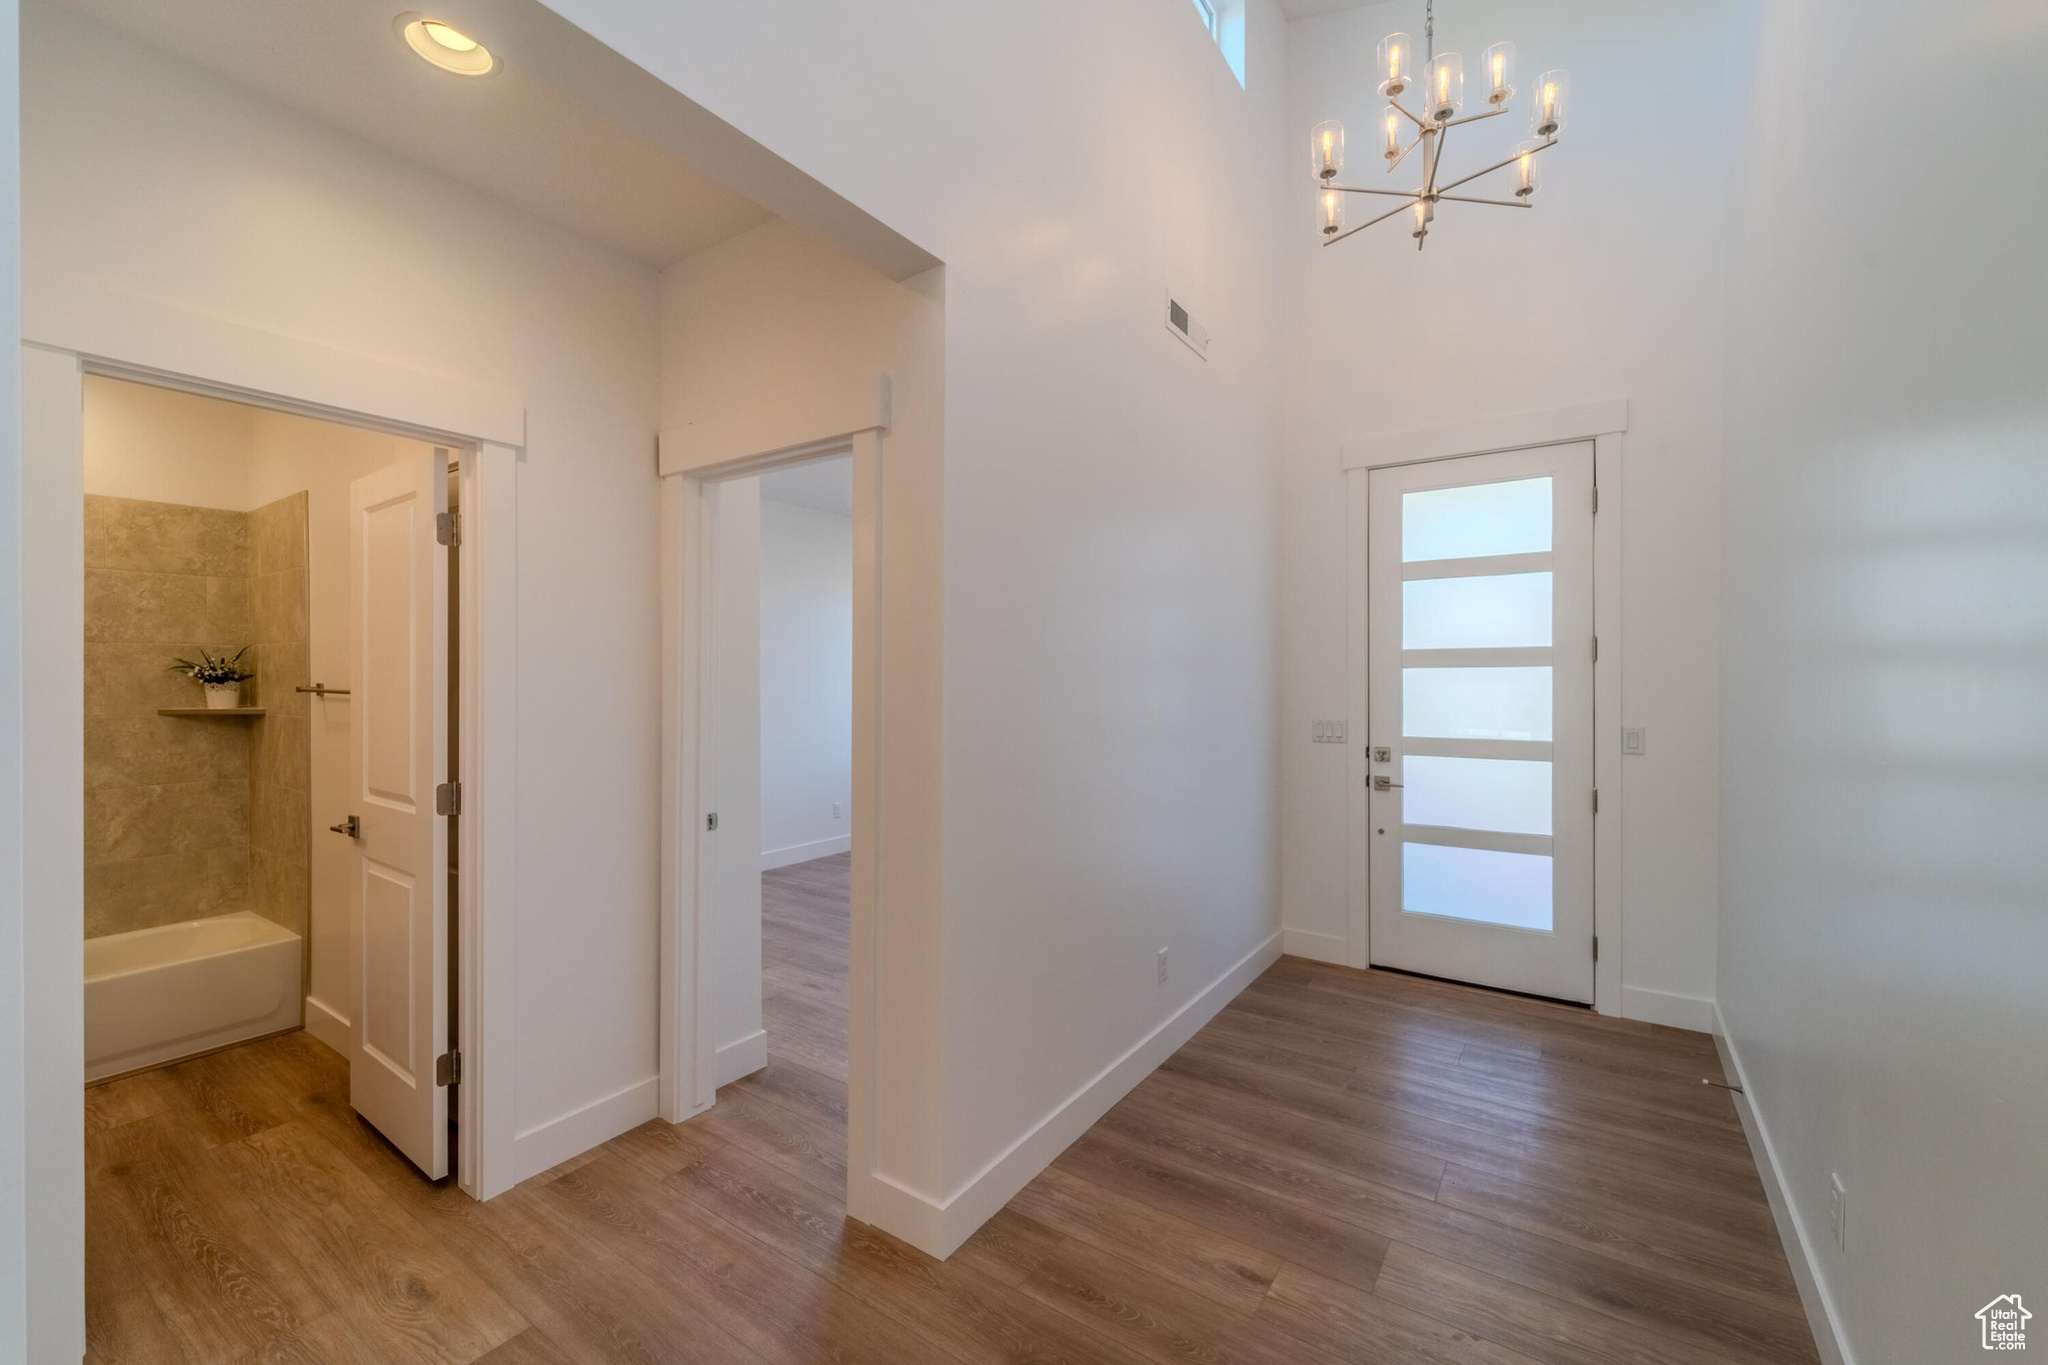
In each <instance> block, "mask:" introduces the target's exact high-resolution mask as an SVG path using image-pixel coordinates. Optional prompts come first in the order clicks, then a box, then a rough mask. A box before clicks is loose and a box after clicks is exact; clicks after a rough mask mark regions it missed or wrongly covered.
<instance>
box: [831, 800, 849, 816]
mask: <svg viewBox="0 0 2048 1365" xmlns="http://www.w3.org/2000/svg"><path fill="white" fill-rule="evenodd" d="M845 809H846V807H845V806H844V805H843V804H841V803H840V802H838V801H834V802H833V803H832V818H833V819H834V820H837V819H838V818H839V816H840V813H841V812H842V811H844V810H845Z"/></svg>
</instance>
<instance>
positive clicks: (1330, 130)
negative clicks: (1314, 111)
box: [1308, 119, 1344, 180]
mask: <svg viewBox="0 0 2048 1365" xmlns="http://www.w3.org/2000/svg"><path fill="white" fill-rule="evenodd" d="M1308 143H1309V145H1308V150H1309V161H1310V164H1311V167H1312V168H1313V169H1314V171H1315V174H1316V179H1318V180H1334V179H1335V178H1336V177H1337V174H1338V172H1340V171H1342V170H1343V169H1344V125H1343V124H1341V123H1339V122H1338V121H1337V120H1335V119H1328V120H1326V121H1324V122H1322V123H1318V124H1317V125H1316V126H1315V131H1313V132H1312V133H1310V134H1309V139H1308Z"/></svg>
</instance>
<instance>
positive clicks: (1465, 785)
mask: <svg viewBox="0 0 2048 1365" xmlns="http://www.w3.org/2000/svg"><path fill="white" fill-rule="evenodd" d="M1406 777H1407V780H1408V795H1407V798H1406V800H1405V801H1404V802H1403V806H1404V807H1405V809H1404V811H1403V813H1402V816H1401V818H1402V820H1403V822H1405V823H1407V824H1410V825H1442V826H1447V827H1449V828H1451V829H1483V830H1493V831H1496V832H1498V833H1501V834H1548V833H1550V782H1551V773H1550V765H1549V764H1548V763H1538V762H1530V761H1528V760H1526V759H1519V758H1435V757H1430V756H1428V755H1424V754H1410V755H1409V756H1408V763H1407V772H1406Z"/></svg>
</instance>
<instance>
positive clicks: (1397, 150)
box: [1380, 109, 1401, 170]
mask: <svg viewBox="0 0 2048 1365" xmlns="http://www.w3.org/2000/svg"><path fill="white" fill-rule="evenodd" d="M1385 128H1386V141H1385V143H1384V144H1383V145H1382V146H1381V148H1380V155H1381V156H1383V157H1385V158H1386V159H1387V160H1388V161H1390V162H1393V161H1399V160H1400V159H1401V115H1400V113H1399V111H1397V110H1394V109H1389V110H1387V118H1386V124H1385ZM1388 169H1389V170H1391V169H1393V168H1392V167H1391V166H1389V167H1388Z"/></svg>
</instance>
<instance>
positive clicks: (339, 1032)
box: [306, 995, 356, 1057]
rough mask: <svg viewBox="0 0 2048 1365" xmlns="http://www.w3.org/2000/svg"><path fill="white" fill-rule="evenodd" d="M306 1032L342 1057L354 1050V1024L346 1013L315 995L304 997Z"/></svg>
mask: <svg viewBox="0 0 2048 1365" xmlns="http://www.w3.org/2000/svg"><path fill="white" fill-rule="evenodd" d="M306 1032H308V1033H310V1034H312V1035H313V1036H314V1037H315V1038H318V1039H319V1040H320V1041H321V1042H323V1043H325V1044H327V1046H329V1047H331V1048H333V1049H334V1050H335V1051H336V1052H339V1053H340V1054H341V1055H342V1056H344V1057H346V1056H349V1055H350V1054H351V1053H353V1052H354V1051H355V1047H356V1030H355V1026H354V1025H353V1024H351V1023H349V1021H348V1016H347V1015H345V1014H343V1013H342V1012H341V1011H340V1010H338V1009H336V1008H334V1006H332V1005H330V1004H328V1003H327V1002H326V1001H324V1000H322V999H321V998H320V997H319V996H317V995H309V996H307V997H306Z"/></svg>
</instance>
